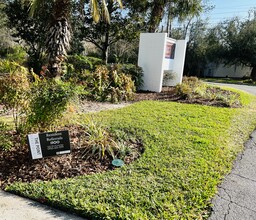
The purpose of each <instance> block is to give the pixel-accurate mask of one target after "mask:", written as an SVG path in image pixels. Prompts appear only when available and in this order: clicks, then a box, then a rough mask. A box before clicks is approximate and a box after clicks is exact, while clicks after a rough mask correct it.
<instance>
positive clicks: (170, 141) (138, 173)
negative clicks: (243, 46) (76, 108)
mask: <svg viewBox="0 0 256 220" xmlns="http://www.w3.org/2000/svg"><path fill="white" fill-rule="evenodd" d="M240 98H241V100H242V103H243V104H246V106H245V107H243V108H219V107H209V106H203V105H195V104H182V103H175V102H160V101H142V102H139V103H135V104H133V105H131V106H128V107H125V108H123V109H118V110H111V111H105V112H100V113H95V114H94V119H95V120H96V121H99V122H101V124H103V125H104V126H107V127H108V128H109V129H110V131H125V132H127V133H129V134H134V135H135V136H136V138H138V137H139V139H140V140H141V142H142V144H143V147H144V153H143V154H142V155H141V156H140V157H139V158H138V159H137V160H136V161H134V162H133V163H130V164H129V165H125V166H123V167H121V168H119V169H115V170H111V171H106V172H102V173H98V174H92V175H85V176H79V177H75V178H69V179H62V180H52V181H48V182H47V181H46V182H43V181H39V182H34V183H14V184H12V185H10V186H9V187H7V188H6V189H7V190H8V191H11V192H15V193H17V194H20V195H23V196H26V197H29V198H32V199H36V200H39V201H41V202H44V203H47V204H50V205H53V206H55V207H59V208H62V209H66V210H68V211H72V212H76V213H78V214H79V215H81V216H84V217H87V218H89V219H202V218H206V217H207V216H208V215H209V213H210V206H211V203H210V200H211V198H212V197H213V196H214V195H215V193H216V190H217V185H218V184H219V183H220V181H221V180H222V179H223V177H224V175H225V174H227V173H228V172H229V171H230V169H231V167H232V162H233V160H234V159H235V157H236V155H237V153H238V152H240V151H241V150H242V148H243V143H244V141H245V140H246V139H247V138H248V137H249V134H250V132H251V131H252V130H253V129H254V127H255V121H256V120H255V119H256V114H255V111H254V110H253V109H254V108H255V103H256V100H255V98H254V97H253V96H250V95H248V94H244V93H241V94H240ZM249 103H250V104H249ZM87 117H88V115H81V117H80V118H79V121H82V120H84V119H85V118H87Z"/></svg>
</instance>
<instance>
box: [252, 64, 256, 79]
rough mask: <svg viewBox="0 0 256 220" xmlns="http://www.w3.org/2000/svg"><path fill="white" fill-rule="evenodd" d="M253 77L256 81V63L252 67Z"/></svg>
mask: <svg viewBox="0 0 256 220" xmlns="http://www.w3.org/2000/svg"><path fill="white" fill-rule="evenodd" d="M251 79H252V81H254V82H255V81H256V65H254V66H253V67H252V72H251Z"/></svg>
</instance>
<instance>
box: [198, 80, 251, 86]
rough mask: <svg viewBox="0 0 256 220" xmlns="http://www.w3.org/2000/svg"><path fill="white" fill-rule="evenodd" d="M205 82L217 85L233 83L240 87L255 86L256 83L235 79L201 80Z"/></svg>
mask: <svg viewBox="0 0 256 220" xmlns="http://www.w3.org/2000/svg"><path fill="white" fill-rule="evenodd" d="M200 80H202V81H204V82H215V83H231V84H239V85H249V86H255V85H256V83H255V82H253V81H252V80H251V79H234V78H200Z"/></svg>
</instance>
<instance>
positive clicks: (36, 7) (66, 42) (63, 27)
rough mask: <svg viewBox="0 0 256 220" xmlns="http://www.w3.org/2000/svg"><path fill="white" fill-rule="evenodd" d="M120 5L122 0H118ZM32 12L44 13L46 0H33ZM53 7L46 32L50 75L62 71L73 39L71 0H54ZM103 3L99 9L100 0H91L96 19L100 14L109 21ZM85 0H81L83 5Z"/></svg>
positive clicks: (104, 3)
mask: <svg viewBox="0 0 256 220" xmlns="http://www.w3.org/2000/svg"><path fill="white" fill-rule="evenodd" d="M116 1H117V2H118V3H119V4H120V5H121V1H120V0H116ZM30 2H31V13H32V14H37V13H38V14H42V13H43V10H44V7H42V6H43V5H44V4H45V2H50V1H46V0H31V1H30ZM51 2H53V8H52V12H51V16H50V18H49V20H48V21H47V24H48V26H47V30H46V31H45V34H46V42H45V43H46V51H47V55H48V69H49V72H50V73H51V75H50V77H56V76H57V75H59V74H60V73H61V63H62V61H64V59H65V57H66V55H67V51H68V50H69V48H70V41H71V24H70V16H71V5H72V1H71V0H52V1H51ZM100 2H101V3H102V8H101V10H100V9H99V1H97V0H91V1H90V3H91V7H92V14H93V18H94V21H96V22H97V21H98V20H99V19H100V16H102V17H105V18H106V20H107V21H108V11H107V7H106V2H105V0H101V1H100ZM83 3H84V1H83V0H81V5H83Z"/></svg>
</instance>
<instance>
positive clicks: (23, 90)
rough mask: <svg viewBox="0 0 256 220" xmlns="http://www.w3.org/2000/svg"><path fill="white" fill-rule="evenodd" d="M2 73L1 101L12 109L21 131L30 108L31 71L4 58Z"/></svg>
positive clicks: (1, 66) (0, 80)
mask: <svg viewBox="0 0 256 220" xmlns="http://www.w3.org/2000/svg"><path fill="white" fill-rule="evenodd" d="M0 74H1V75H0V103H1V104H2V105H4V108H5V109H6V110H12V115H13V118H14V124H15V128H16V131H17V132H20V129H21V126H22V124H23V122H22V116H23V115H24V113H26V111H27V110H28V93H29V89H30V85H29V79H28V76H29V75H28V74H29V73H28V71H27V69H26V68H24V67H22V66H20V65H19V64H17V63H15V62H10V61H3V60H2V61H0Z"/></svg>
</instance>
